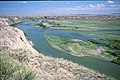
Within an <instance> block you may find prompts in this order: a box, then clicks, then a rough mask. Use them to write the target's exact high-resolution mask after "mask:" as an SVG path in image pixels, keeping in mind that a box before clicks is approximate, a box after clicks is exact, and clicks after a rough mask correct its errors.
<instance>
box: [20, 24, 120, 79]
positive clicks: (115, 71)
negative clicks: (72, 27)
mask: <svg viewBox="0 0 120 80" xmlns="http://www.w3.org/2000/svg"><path fill="white" fill-rule="evenodd" d="M29 24H33V22H25V23H23V24H21V25H19V26H18V28H21V29H22V30H23V31H24V33H25V34H26V35H27V36H28V37H29V39H31V40H32V41H33V43H34V46H33V47H34V48H35V49H36V50H37V51H38V52H40V53H43V54H44V55H46V56H50V57H54V58H64V59H66V60H69V61H72V62H74V63H78V64H80V65H83V66H85V67H88V68H90V69H93V70H96V71H98V72H100V73H104V74H106V75H108V76H112V77H114V78H117V79H120V65H117V64H114V63H111V62H109V61H104V60H100V59H97V58H92V57H76V56H73V55H70V54H68V53H64V52H62V51H59V50H57V49H54V48H52V47H51V46H50V45H49V44H48V42H47V40H46V39H45V37H44V35H45V34H51V35H56V36H59V37H66V38H71V39H81V40H84V41H85V40H88V39H89V38H91V37H90V36H87V35H82V34H78V33H76V32H72V31H63V30H51V29H44V28H35V27H30V26H29Z"/></svg>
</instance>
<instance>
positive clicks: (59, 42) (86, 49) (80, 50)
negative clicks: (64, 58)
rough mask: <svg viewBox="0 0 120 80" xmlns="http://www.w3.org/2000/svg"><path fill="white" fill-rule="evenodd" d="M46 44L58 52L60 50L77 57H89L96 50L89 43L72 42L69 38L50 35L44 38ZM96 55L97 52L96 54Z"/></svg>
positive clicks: (94, 46) (95, 47)
mask: <svg viewBox="0 0 120 80" xmlns="http://www.w3.org/2000/svg"><path fill="white" fill-rule="evenodd" d="M45 37H46V39H47V41H48V43H49V44H50V45H51V46H52V47H53V48H56V49H58V50H61V51H63V52H66V53H70V54H73V55H78V56H81V55H82V56H83V55H86V56H89V55H90V56H91V55H94V54H93V53H92V51H94V50H96V49H98V48H99V47H97V46H96V45H94V44H92V43H91V42H84V41H81V40H76V41H75V40H72V39H69V38H61V37H57V36H52V35H46V36H45ZM96 53H97V52H96Z"/></svg>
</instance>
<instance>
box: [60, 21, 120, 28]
mask: <svg viewBox="0 0 120 80" xmlns="http://www.w3.org/2000/svg"><path fill="white" fill-rule="evenodd" d="M59 24H60V25H62V26H67V27H78V28H79V27H84V28H92V27H93V28H94V27H95V28H102V29H104V28H109V29H120V27H119V26H120V24H96V23H86V22H59Z"/></svg>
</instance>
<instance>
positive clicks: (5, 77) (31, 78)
mask: <svg viewBox="0 0 120 80" xmlns="http://www.w3.org/2000/svg"><path fill="white" fill-rule="evenodd" d="M0 80H35V73H34V72H32V71H31V70H30V69H29V68H28V67H26V66H23V64H20V63H19V62H17V61H15V60H14V59H10V57H5V56H1V57H0Z"/></svg>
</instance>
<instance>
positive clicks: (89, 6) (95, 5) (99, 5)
mask: <svg viewBox="0 0 120 80" xmlns="http://www.w3.org/2000/svg"><path fill="white" fill-rule="evenodd" d="M103 6H105V5H104V4H102V3H101V4H94V5H93V4H89V5H88V6H86V7H88V8H100V7H103Z"/></svg>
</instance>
